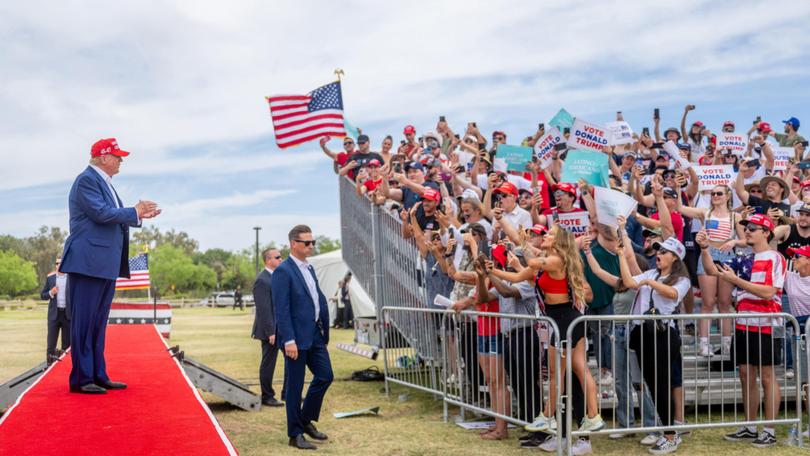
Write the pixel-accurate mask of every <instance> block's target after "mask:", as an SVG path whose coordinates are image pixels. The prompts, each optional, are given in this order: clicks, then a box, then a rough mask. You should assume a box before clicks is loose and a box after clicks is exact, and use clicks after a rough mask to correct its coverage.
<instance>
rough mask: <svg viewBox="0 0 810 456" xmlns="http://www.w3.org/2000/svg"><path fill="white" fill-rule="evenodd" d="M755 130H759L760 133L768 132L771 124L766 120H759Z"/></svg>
mask: <svg viewBox="0 0 810 456" xmlns="http://www.w3.org/2000/svg"><path fill="white" fill-rule="evenodd" d="M757 130H759V131H760V133H768V132H769V131H771V124H769V123H768V122H760V123H759V127H757Z"/></svg>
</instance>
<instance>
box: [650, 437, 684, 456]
mask: <svg viewBox="0 0 810 456" xmlns="http://www.w3.org/2000/svg"><path fill="white" fill-rule="evenodd" d="M647 451H649V452H650V454H669V453H674V452H676V451H678V442H677V440H676V439H672V440H669V439H668V438H666V437H661V438H660V439H658V441H657V442H656V443H655V445H653V446H652V447H651V448H650V449H649V450H647Z"/></svg>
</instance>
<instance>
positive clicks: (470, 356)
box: [382, 306, 563, 454]
mask: <svg viewBox="0 0 810 456" xmlns="http://www.w3.org/2000/svg"><path fill="white" fill-rule="evenodd" d="M382 314H383V318H384V319H385V321H391V320H395V321H411V322H412V323H413V325H414V326H413V327H412V332H413V333H414V334H417V335H418V337H421V338H423V339H424V340H425V341H428V340H429V341H436V342H437V343H438V344H440V345H441V350H440V351H441V353H443V354H444V356H442V358H441V363H438V364H431V363H427V362H425V360H424V359H422V358H421V357H420V356H419V354H418V352H417V351H416V350H415V349H414V348H413V347H415V346H419V344H417V343H415V342H414V341H411V340H407V339H408V337H406V336H405V335H404V334H402V333H401V332H400V331H398V330H397V329H396V328H395V327H393V326H391V325H385V327H384V337H385V340H386V344H396V343H397V342H398V341H397V339H398V338H401V339H405V340H404V342H407V343H399V344H397V345H399V348H386V349H385V350H384V351H383V363H384V369H385V381H386V392H388V391H389V389H388V388H389V387H388V382H391V383H395V384H399V385H403V386H407V387H410V388H415V389H418V390H421V391H425V392H428V393H432V394H435V395H441V397H442V399H443V402H444V418H445V420H447V419H448V409H447V406H448V405H454V406H456V407H459V409H460V410H462V411H464V410H466V411H470V412H473V413H477V414H481V415H487V416H490V417H493V418H495V419H496V420H503V421H505V422H507V423H513V424H515V425H518V426H520V427H523V426H526V425H527V424H529V423H531V422H532V421H533V420H534V419H535V417H537V415H539V414H540V412H541V411H542V412H544V414H547V415H550V416H554V418H555V421H556V423H560V424H562V423H563V421H562V410H563V400H562V398H563V396H562V394H561V393H560V392H561V391H562V388H561V386H562V384H561V380H562V377H561V366H562V364H561V355H562V351H561V350H560V349H559V347H560V337H559V330H558V328H557V325H556V323H555V322H554V321H553V320H551V319H549V318H548V317H545V316H540V317H537V316H534V315H515V314H504V313H495V312H472V311H463V312H461V313H455V312H452V311H449V310H442V309H417V308H402V307H392V306H386V307H384V308H383V312H382ZM406 315H409V316H406ZM548 347H552V348H554V349H555V350H553V355H549V356H546V349H547V348H548ZM544 358H545V362H544ZM544 365H545V366H546V369H543V366H544ZM434 377H435V378H438V379H440V383H439V385H438V389H437V388H434V387H433V384H432V381H431V380H432V378H434ZM549 401H551V403H549ZM558 429H560V430H561V429H562V427H561V426H558ZM557 450H558V454H562V445H558V448H557Z"/></svg>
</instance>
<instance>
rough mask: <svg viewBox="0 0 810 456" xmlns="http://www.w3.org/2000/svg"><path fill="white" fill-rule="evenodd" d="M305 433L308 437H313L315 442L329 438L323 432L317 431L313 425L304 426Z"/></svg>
mask: <svg viewBox="0 0 810 456" xmlns="http://www.w3.org/2000/svg"><path fill="white" fill-rule="evenodd" d="M304 433H306V434H307V435H308V436H310V437H312V438H313V439H315V440H326V439H328V438H329V437H327V436H326V434H324V433H323V432H321V431H319V430H317V429H315V425H314V424H312V423H309V424H305V425H304Z"/></svg>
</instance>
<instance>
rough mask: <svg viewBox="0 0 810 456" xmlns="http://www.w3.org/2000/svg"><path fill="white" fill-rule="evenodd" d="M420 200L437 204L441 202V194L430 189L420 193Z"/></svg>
mask: <svg viewBox="0 0 810 456" xmlns="http://www.w3.org/2000/svg"><path fill="white" fill-rule="evenodd" d="M422 199H426V200H430V201H436V202H437V203H438V202H439V201H441V200H442V194H441V193H439V192H438V191H437V190H434V189H432V188H427V189H425V191H424V193H422Z"/></svg>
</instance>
